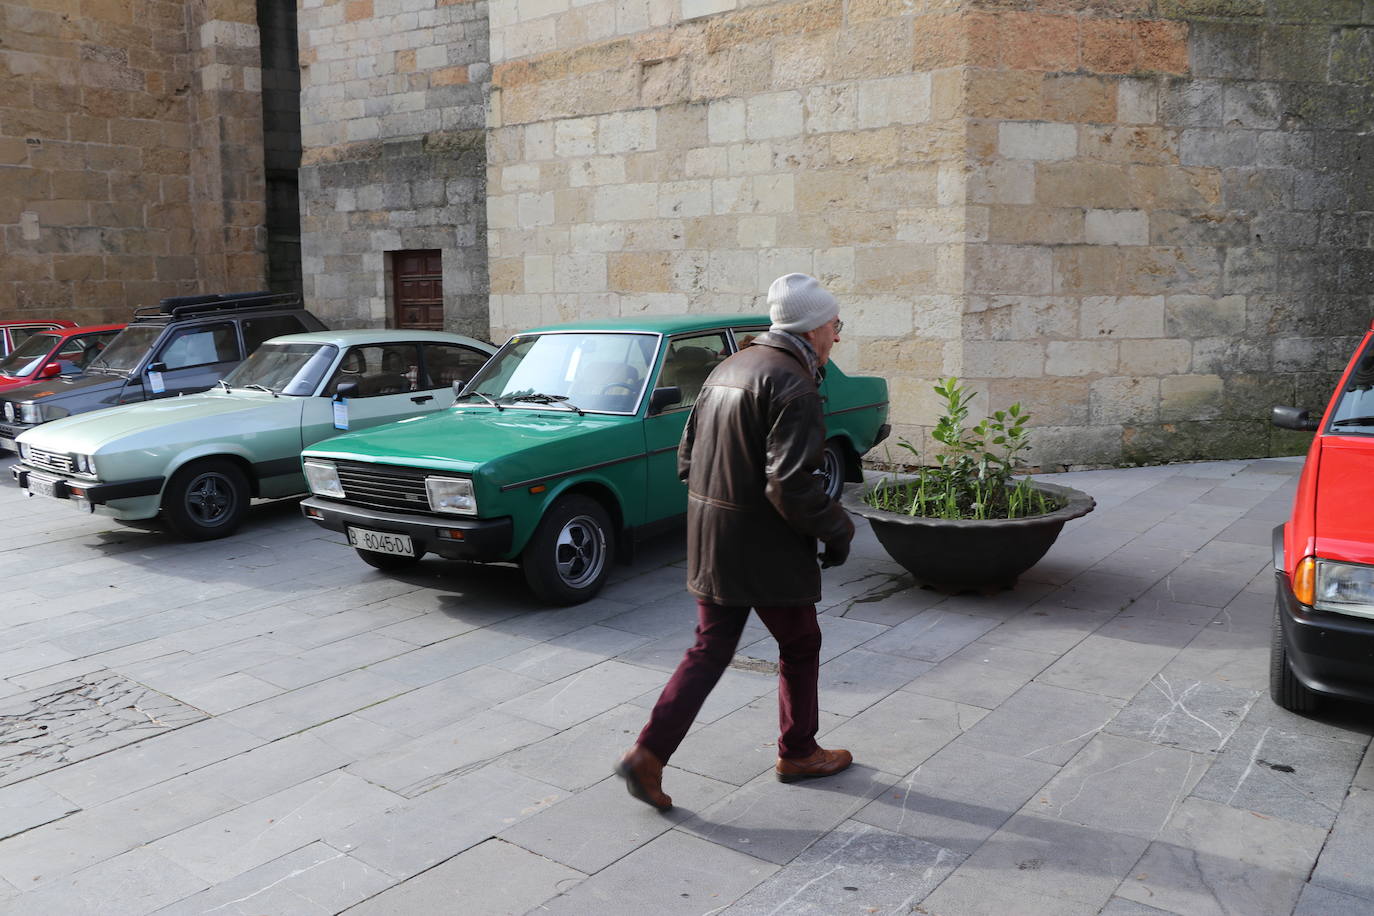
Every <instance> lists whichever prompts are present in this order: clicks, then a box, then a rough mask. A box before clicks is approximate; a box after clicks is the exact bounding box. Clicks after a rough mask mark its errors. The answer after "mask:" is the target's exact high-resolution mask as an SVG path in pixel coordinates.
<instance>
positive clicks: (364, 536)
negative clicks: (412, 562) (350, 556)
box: [348, 528, 415, 557]
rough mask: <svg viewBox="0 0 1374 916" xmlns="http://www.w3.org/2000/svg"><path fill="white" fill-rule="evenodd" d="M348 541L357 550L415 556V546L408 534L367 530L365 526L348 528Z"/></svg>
mask: <svg viewBox="0 0 1374 916" xmlns="http://www.w3.org/2000/svg"><path fill="white" fill-rule="evenodd" d="M348 543H350V544H352V545H353V546H354V547H357V548H358V549H359V550H371V551H373V552H374V553H390V554H394V555H395V556H398V557H413V556H415V547H414V545H412V544H411V543H410V535H408V534H388V533H387V532H385V531H369V530H368V529H366V528H349V529H348Z"/></svg>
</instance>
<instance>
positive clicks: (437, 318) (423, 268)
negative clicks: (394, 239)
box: [391, 248, 444, 331]
mask: <svg viewBox="0 0 1374 916" xmlns="http://www.w3.org/2000/svg"><path fill="white" fill-rule="evenodd" d="M391 272H392V277H393V280H394V283H395V290H394V296H395V301H396V327H398V328H419V329H423V330H430V331H442V330H443V329H444V269H443V257H442V254H441V252H440V251H439V249H437V248H430V249H425V250H423V251H397V252H393V253H392V255H391Z"/></svg>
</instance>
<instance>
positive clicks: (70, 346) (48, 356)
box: [0, 324, 124, 391]
mask: <svg viewBox="0 0 1374 916" xmlns="http://www.w3.org/2000/svg"><path fill="white" fill-rule="evenodd" d="M123 329H124V325H122V324H99V325H92V326H90V327H86V328H77V327H70V326H66V327H60V328H56V329H52V330H48V329H46V328H44V329H39V330H37V331H34V332H32V333H29V334H27V336H25V337H24V338H22V339H21V341H20V343H19V345H18V346H17V347H15V348H14V349H13V350H12V351H10V354H9V355H8V356H6V357H5V358H4V359H0V391H6V390H8V389H10V388H18V387H19V386H20V385H28V384H30V383H32V382H36V381H39V380H40V379H45V378H54V377H56V376H59V375H80V374H81V373H82V372H84V371H85V369H86V365H87V364H88V363H89V362H90V361H91V360H93V359H95V357H96V356H97V355H98V354H99V353H100V351H101V350H104V349H105V345H106V344H108V343H109V342H110V341H111V340H113V339H114V336H115V335H116V334H118V333H119V332H120V331H122V330H123Z"/></svg>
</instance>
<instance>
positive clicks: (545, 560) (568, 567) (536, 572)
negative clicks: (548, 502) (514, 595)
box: [520, 493, 615, 604]
mask: <svg viewBox="0 0 1374 916" xmlns="http://www.w3.org/2000/svg"><path fill="white" fill-rule="evenodd" d="M614 551H615V532H614V530H613V528H612V526H611V518H610V515H609V514H607V512H606V509H605V508H604V507H603V506H602V505H601V503H599V502H597V501H596V500H594V499H592V498H591V497H589V496H582V495H580V494H576V493H574V494H570V495H568V496H563V497H560V498H559V499H558V500H556V501H555V502H554V504H553V505H552V506H550V507H549V509H548V511H547V512H546V513H544V517H543V518H542V519H540V521H539V527H538V528H536V529H535V532H534V536H533V537H531V538H530V542H529V544H528V545H526V547H525V551H524V553H522V554H521V556H520V565H521V567H522V568H523V569H524V571H525V581H526V582H528V583H529V586H530V589H531V591H533V592H534V594H535V595H536V596H537V597H538V598H539V599H540V600H542V601H547V602H548V603H550V604H577V603H579V602H582V601H587V600H588V599H590V598H592V597H593V596H594V595H596V593H597V592H599V591H601V587H602V586H603V585H605V584H606V576H607V574H608V573H609V572H610V569H611V557H612V556H613V555H614Z"/></svg>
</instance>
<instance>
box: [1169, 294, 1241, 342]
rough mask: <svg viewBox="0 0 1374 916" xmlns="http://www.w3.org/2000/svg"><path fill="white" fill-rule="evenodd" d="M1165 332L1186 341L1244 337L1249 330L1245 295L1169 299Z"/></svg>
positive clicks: (1183, 296)
mask: <svg viewBox="0 0 1374 916" xmlns="http://www.w3.org/2000/svg"><path fill="white" fill-rule="evenodd" d="M1164 308H1165V322H1164V330H1165V333H1166V334H1168V335H1169V336H1170V337H1177V338H1180V339H1183V340H1196V339H1198V338H1209V337H1224V336H1227V335H1240V334H1242V333H1244V331H1245V325H1246V306H1245V297H1244V296H1222V297H1212V296H1188V295H1178V296H1169V297H1167V298H1166V299H1165V306H1164Z"/></svg>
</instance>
